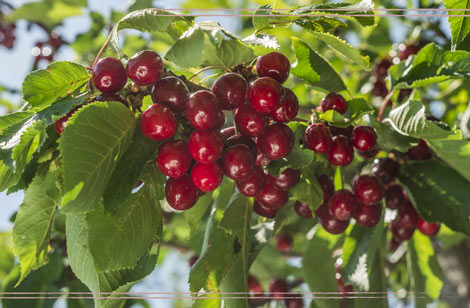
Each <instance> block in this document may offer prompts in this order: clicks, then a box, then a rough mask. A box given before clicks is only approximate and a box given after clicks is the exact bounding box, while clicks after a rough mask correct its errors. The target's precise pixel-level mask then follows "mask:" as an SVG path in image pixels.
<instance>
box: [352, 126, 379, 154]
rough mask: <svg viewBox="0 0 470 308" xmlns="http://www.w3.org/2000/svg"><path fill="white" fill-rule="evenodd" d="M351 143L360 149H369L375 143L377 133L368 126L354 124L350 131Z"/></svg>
mask: <svg viewBox="0 0 470 308" xmlns="http://www.w3.org/2000/svg"><path fill="white" fill-rule="evenodd" d="M352 143H353V145H354V147H355V148H356V149H358V150H360V151H369V150H370V149H372V148H373V147H374V146H375V145H376V144H377V133H376V132H375V129H374V128H373V127H370V126H356V127H355V128H354V130H353V133H352Z"/></svg>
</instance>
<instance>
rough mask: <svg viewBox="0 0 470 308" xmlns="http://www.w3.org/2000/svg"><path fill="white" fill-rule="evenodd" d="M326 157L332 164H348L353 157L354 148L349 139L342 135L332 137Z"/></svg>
mask: <svg viewBox="0 0 470 308" xmlns="http://www.w3.org/2000/svg"><path fill="white" fill-rule="evenodd" d="M326 157H327V159H328V161H329V162H330V164H332V165H335V166H347V165H349V164H350V163H351V162H352V160H353V158H354V149H353V146H352V143H351V141H350V140H349V139H348V138H347V137H345V136H342V135H340V136H335V137H333V138H332V139H331V145H330V150H329V152H328V153H327V155H326Z"/></svg>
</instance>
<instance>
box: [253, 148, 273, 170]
mask: <svg viewBox="0 0 470 308" xmlns="http://www.w3.org/2000/svg"><path fill="white" fill-rule="evenodd" d="M270 163H271V160H270V159H269V158H267V157H266V155H264V154H263V153H261V151H260V150H259V149H258V155H257V156H256V166H259V167H267V166H268V165H269V164H270Z"/></svg>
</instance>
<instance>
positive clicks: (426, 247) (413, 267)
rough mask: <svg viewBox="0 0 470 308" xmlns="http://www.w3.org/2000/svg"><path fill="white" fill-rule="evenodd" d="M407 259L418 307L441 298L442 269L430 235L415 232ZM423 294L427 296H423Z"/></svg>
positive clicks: (409, 243)
mask: <svg viewBox="0 0 470 308" xmlns="http://www.w3.org/2000/svg"><path fill="white" fill-rule="evenodd" d="M407 261H408V266H409V268H410V272H411V273H413V275H410V276H411V281H412V284H413V288H414V290H413V291H414V294H415V302H416V307H418V308H421V307H427V306H426V304H427V303H429V302H432V301H433V300H437V299H438V298H439V295H440V294H441V289H442V285H443V283H442V278H443V275H442V270H441V268H440V266H439V263H438V262H437V258H436V255H435V254H434V248H433V247H432V244H431V240H430V239H429V237H428V236H426V235H423V234H421V233H420V232H415V234H414V235H413V237H412V238H411V239H410V240H409V241H408V253H407ZM423 294H425V295H426V297H424V298H423Z"/></svg>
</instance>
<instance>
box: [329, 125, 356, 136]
mask: <svg viewBox="0 0 470 308" xmlns="http://www.w3.org/2000/svg"><path fill="white" fill-rule="evenodd" d="M328 127H329V128H330V131H331V135H333V136H340V135H343V136H345V137H348V138H351V137H352V133H353V130H354V127H353V126H352V125H350V126H348V127H336V126H328Z"/></svg>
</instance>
